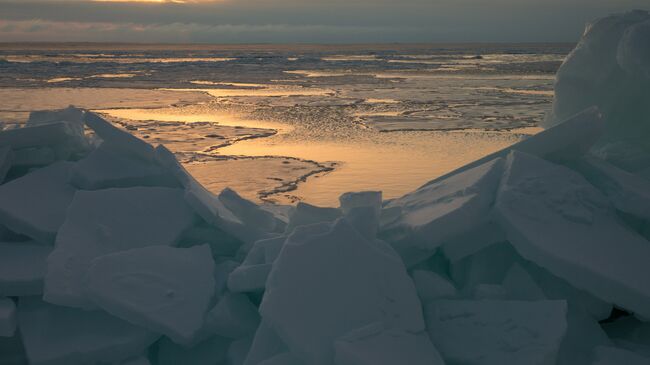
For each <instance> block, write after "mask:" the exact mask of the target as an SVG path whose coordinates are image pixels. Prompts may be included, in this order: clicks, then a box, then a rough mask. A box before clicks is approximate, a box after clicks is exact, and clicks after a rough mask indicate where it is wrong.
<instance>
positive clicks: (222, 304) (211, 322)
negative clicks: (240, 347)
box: [204, 293, 260, 339]
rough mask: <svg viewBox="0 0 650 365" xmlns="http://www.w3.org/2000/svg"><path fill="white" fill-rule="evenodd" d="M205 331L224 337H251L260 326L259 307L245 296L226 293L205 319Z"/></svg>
mask: <svg viewBox="0 0 650 365" xmlns="http://www.w3.org/2000/svg"><path fill="white" fill-rule="evenodd" d="M205 322H206V323H205V327H204V330H206V331H208V332H209V333H212V334H215V335H219V336H222V337H227V338H232V339H238V338H242V337H246V336H251V335H253V334H254V333H255V330H256V329H257V327H258V326H259V324H260V315H259V313H258V312H257V307H255V305H253V303H251V302H250V300H249V299H248V297H247V296H246V295H244V294H238V293H226V294H225V295H224V296H223V297H222V298H221V299H219V302H217V305H215V306H214V308H212V309H211V310H210V311H209V312H208V314H207V316H206V318H205Z"/></svg>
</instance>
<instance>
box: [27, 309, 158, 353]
mask: <svg viewBox="0 0 650 365" xmlns="http://www.w3.org/2000/svg"><path fill="white" fill-rule="evenodd" d="M18 327H19V329H20V333H21V335H22V339H23V343H24V345H25V350H26V352H27V358H28V359H29V363H30V364H32V365H73V364H93V363H98V362H105V363H109V362H118V361H122V360H124V359H128V358H130V357H133V356H137V355H140V354H141V353H142V352H143V351H144V350H145V349H146V348H147V347H148V346H149V345H151V344H152V343H153V342H154V341H155V340H156V338H157V337H158V336H157V335H154V334H152V333H151V332H149V331H147V330H145V329H143V328H140V327H137V326H134V325H132V324H130V323H127V322H125V321H122V320H121V319H118V318H115V317H112V316H110V315H108V314H106V313H105V312H101V311H93V312H89V311H83V310H78V309H72V308H66V307H59V306H54V305H51V304H47V303H45V302H42V301H41V300H40V299H38V298H34V297H23V298H20V301H19V303H18Z"/></svg>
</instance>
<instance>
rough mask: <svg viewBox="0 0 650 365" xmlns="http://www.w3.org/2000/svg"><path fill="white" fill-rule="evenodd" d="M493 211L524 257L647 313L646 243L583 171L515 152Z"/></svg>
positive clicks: (649, 302) (649, 310)
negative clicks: (585, 178) (587, 178)
mask: <svg viewBox="0 0 650 365" xmlns="http://www.w3.org/2000/svg"><path fill="white" fill-rule="evenodd" d="M496 213H497V216H498V221H499V222H500V224H501V225H502V227H503V228H504V230H505V231H506V232H507V236H508V239H509V240H510V242H512V244H513V245H514V247H515V248H516V249H517V251H518V252H519V254H521V255H522V256H523V257H524V258H526V259H528V260H530V261H533V262H535V263H537V264H538V265H540V266H542V267H544V268H546V269H548V270H549V271H550V272H552V273H554V274H556V275H557V276H559V277H562V278H563V279H565V280H566V281H568V282H569V283H570V284H572V285H574V286H575V287H576V288H579V289H584V290H586V291H588V292H590V293H591V294H593V295H595V296H597V297H599V298H600V299H602V300H604V301H606V302H609V303H613V304H617V305H620V306H622V307H623V308H626V309H628V310H630V311H633V312H636V313H638V314H639V315H642V316H645V317H649V316H650V286H648V285H647V280H645V278H647V277H649V276H650V268H649V267H648V265H647V258H648V257H650V245H648V241H647V240H646V239H644V238H643V237H641V236H639V235H637V234H635V233H634V232H632V231H631V230H629V229H627V228H626V227H624V226H622V225H621V224H620V223H619V221H618V219H617V217H616V216H615V214H614V212H613V210H612V208H611V207H610V206H609V204H608V202H607V200H606V198H605V197H604V196H603V195H602V194H601V193H600V192H599V191H598V190H596V188H594V187H593V186H592V185H590V184H589V183H588V182H587V181H586V180H584V178H583V177H582V176H580V175H578V174H577V173H576V172H574V171H572V170H570V169H568V168H566V167H563V166H559V165H555V164H552V163H550V162H547V161H545V160H542V159H540V158H537V157H534V156H531V155H526V154H524V153H521V152H513V153H512V154H511V155H510V156H509V157H508V166H507V171H506V174H505V176H504V179H503V180H502V184H501V187H500V192H499V197H498V199H497V203H496ZM614 243H615V244H614Z"/></svg>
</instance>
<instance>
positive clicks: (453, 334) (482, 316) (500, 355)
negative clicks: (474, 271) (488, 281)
mask: <svg viewBox="0 0 650 365" xmlns="http://www.w3.org/2000/svg"><path fill="white" fill-rule="evenodd" d="M424 312H425V318H426V323H427V330H428V332H429V336H430V337H431V340H432V342H433V344H434V346H435V347H436V349H438V351H440V353H441V354H442V356H443V358H444V359H445V361H447V362H448V363H451V364H466V365H503V364H527V365H553V364H555V360H556V357H557V353H558V349H559V347H560V343H561V342H562V338H563V337H564V334H565V332H566V328H567V323H566V313H567V307H566V302H564V301H537V302H522V301H499V300H480V301H467V300H446V299H443V300H435V301H432V302H431V303H429V304H428V305H426V306H425V310H424Z"/></svg>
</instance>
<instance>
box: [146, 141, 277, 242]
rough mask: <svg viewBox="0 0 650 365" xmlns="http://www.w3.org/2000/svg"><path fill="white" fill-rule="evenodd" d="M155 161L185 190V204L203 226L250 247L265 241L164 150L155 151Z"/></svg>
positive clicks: (263, 236)
mask: <svg viewBox="0 0 650 365" xmlns="http://www.w3.org/2000/svg"><path fill="white" fill-rule="evenodd" d="M156 160H157V161H158V163H159V164H160V165H161V166H163V167H164V168H165V169H167V170H168V171H170V172H171V173H172V174H173V175H174V176H175V177H176V179H177V180H178V181H179V182H180V184H181V185H182V186H183V187H184V188H185V200H186V201H187V204H189V205H190V206H191V207H192V209H194V211H195V212H196V214H198V215H199V216H200V217H201V218H203V220H205V221H206V222H207V223H209V224H211V225H214V226H215V227H218V228H219V229H221V230H223V231H224V232H227V233H229V234H231V235H233V236H235V237H237V238H238V239H240V240H242V241H243V242H247V243H252V242H255V241H257V240H259V239H262V238H266V236H267V232H263V231H262V230H260V229H259V228H258V227H256V226H247V225H245V224H244V223H243V222H242V221H241V220H239V218H237V217H236V216H235V215H234V214H233V212H231V211H230V210H228V208H226V206H225V205H224V204H223V203H222V202H221V201H220V200H219V198H218V197H217V196H216V195H214V194H212V193H211V192H210V191H208V190H207V189H206V188H205V187H203V185H201V184H200V183H199V182H198V181H196V179H194V177H192V175H190V173H189V172H187V170H186V169H185V168H184V167H183V166H182V165H181V164H180V163H179V162H178V160H176V157H175V156H174V154H173V153H172V152H171V151H170V150H168V149H167V148H166V147H165V146H162V145H160V146H158V147H156Z"/></svg>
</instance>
